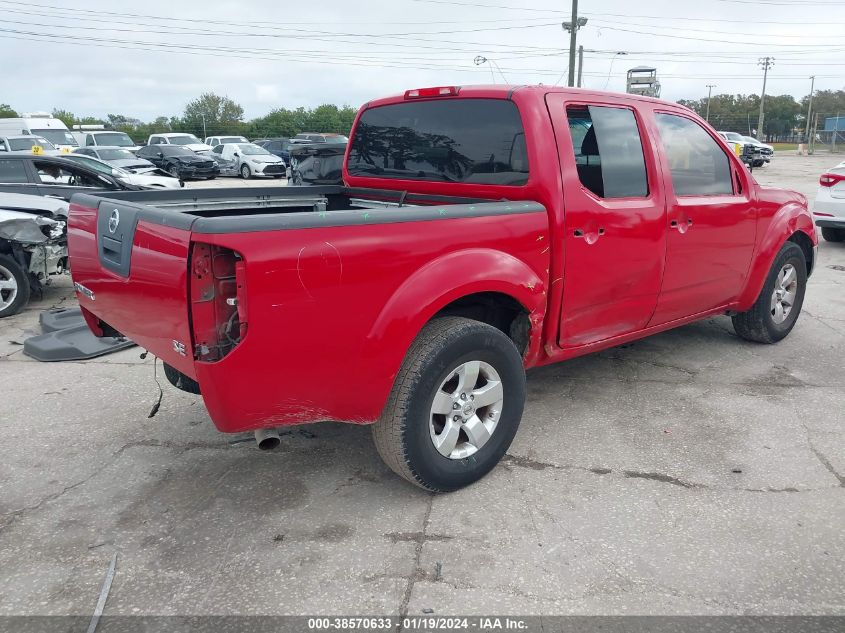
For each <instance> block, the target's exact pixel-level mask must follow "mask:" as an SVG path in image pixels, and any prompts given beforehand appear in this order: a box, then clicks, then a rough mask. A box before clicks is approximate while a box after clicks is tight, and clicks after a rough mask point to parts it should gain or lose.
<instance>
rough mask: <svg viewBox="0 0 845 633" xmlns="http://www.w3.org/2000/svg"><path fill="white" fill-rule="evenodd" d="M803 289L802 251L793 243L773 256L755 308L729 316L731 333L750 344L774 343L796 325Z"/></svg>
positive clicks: (802, 298) (804, 270)
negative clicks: (732, 328) (732, 329)
mask: <svg viewBox="0 0 845 633" xmlns="http://www.w3.org/2000/svg"><path fill="white" fill-rule="evenodd" d="M806 289H807V260H805V259H804V251H803V250H801V247H800V246H798V245H797V244H795V243H794V242H787V243H786V244H784V245H783V246H782V247H781V249H780V252H779V253H778V255H777V257H775V261H774V263H773V264H772V268H771V270H770V271H769V276H768V277H766V282H765V283H764V284H763V289H762V290H761V291H760V296H759V297H757V301H756V302H755V303H754V306H753V307H752V308H751V309H750V310H749V311H748V312H740V313H739V314H736V315H734V316H733V317H732V319H733V325H734V330H736V333H737V334H739V335H740V336H741V337H742V338H744V339H746V340H749V341H755V342H757V343H777V342H778V341H780V340H781V339H783V338H785V337H786V336H787V335H788V334H789V333H790V332H791V331H792V328H793V327H794V326H795V321H797V320H798V315H799V314H800V313H801V306H802V305H803V303H804V292H805V291H806Z"/></svg>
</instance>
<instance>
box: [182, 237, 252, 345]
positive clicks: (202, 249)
mask: <svg viewBox="0 0 845 633" xmlns="http://www.w3.org/2000/svg"><path fill="white" fill-rule="evenodd" d="M245 270H246V269H245V266H244V261H243V258H242V257H241V256H240V254H239V253H237V252H236V251H233V250H231V249H229V248H224V247H222V246H217V245H216V244H204V243H202V242H194V244H193V245H192V249H191V269H190V279H191V281H190V284H189V285H190V293H191V332H192V336H193V345H194V358H195V359H196V360H199V361H204V362H216V361H219V360H221V359H222V358H224V357H225V356H226V355H227V354H228V353H229V352H231V351H232V350H233V349H234V348H235V347H237V346H238V345H239V344H240V342H241V341H242V340H243V338H244V336H245V335H246V328H247V310H246V275H245Z"/></svg>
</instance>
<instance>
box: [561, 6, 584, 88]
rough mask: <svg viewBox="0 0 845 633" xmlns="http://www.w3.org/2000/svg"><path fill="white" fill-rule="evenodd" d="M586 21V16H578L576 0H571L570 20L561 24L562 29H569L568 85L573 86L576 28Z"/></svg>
mask: <svg viewBox="0 0 845 633" xmlns="http://www.w3.org/2000/svg"><path fill="white" fill-rule="evenodd" d="M586 23H587V18H579V17H578V0H572V21H571V22H564V23H563V24H561V26H562V27H563V30H564V31H569V82H568V85H569V87H570V88H571V87H573V86H575V44H576V43H577V42H576V40H577V38H578V35H577V34H578V29H580V28H581V27H582V26H584V25H585V24H586Z"/></svg>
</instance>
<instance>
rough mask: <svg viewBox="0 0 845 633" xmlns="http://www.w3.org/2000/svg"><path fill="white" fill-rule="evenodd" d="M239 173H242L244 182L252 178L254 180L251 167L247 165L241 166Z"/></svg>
mask: <svg viewBox="0 0 845 633" xmlns="http://www.w3.org/2000/svg"><path fill="white" fill-rule="evenodd" d="M238 171H239V172H240V175H241V178H243V179H244V180H249V179H250V178H252V172H251V171H250V169H249V165H247V164H246V163H244V164H243V165H241V168H240V169H239V170H238Z"/></svg>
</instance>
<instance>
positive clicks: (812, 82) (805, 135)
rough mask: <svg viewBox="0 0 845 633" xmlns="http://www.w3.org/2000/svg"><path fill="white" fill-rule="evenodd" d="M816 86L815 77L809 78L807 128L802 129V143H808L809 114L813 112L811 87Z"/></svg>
mask: <svg viewBox="0 0 845 633" xmlns="http://www.w3.org/2000/svg"><path fill="white" fill-rule="evenodd" d="M815 85H816V76H815V75H811V76H810V101H809V102H808V103H807V127H806V128H805V129H804V141H805V142H807V143H809V142H810V114H811V113H812V112H813V87H814V86H815Z"/></svg>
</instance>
